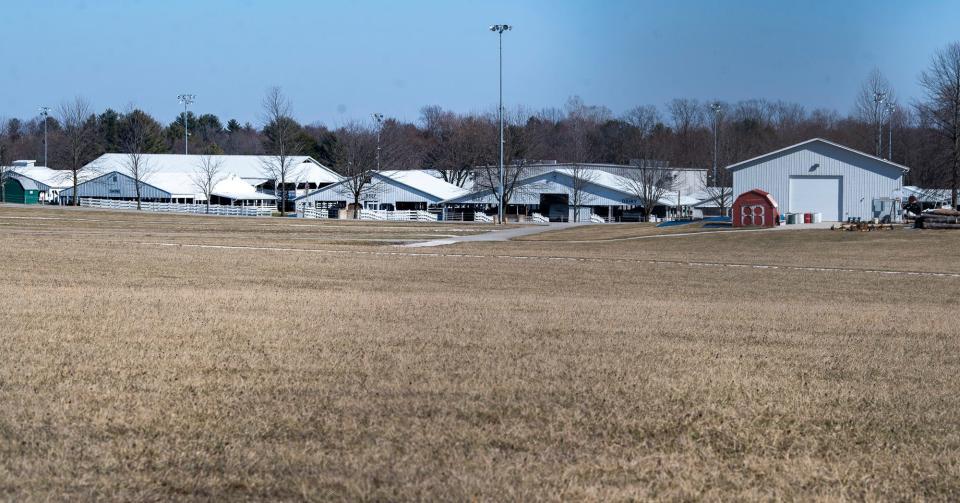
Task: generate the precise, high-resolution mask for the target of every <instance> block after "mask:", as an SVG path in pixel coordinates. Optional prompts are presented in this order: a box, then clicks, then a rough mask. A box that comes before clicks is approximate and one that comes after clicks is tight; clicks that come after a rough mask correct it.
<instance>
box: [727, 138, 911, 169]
mask: <svg viewBox="0 0 960 503" xmlns="http://www.w3.org/2000/svg"><path fill="white" fill-rule="evenodd" d="M809 143H824V144H826V145H832V146H834V147H837V148H840V149H843V150H846V151H847V152H852V153H854V154H857V155H860V156H863V157H867V158H869V159H873V160H875V161H880V162H882V163H884V164H889V165H890V166H893V167H895V168H897V169H899V170H901V171H904V172H907V171H910V168H908V167H906V166H904V165H902V164H897V163H895V162H892V161H888V160H886V159H882V158H880V157H877V156H875V155H870V154H868V153H866V152H861V151H859V150H857V149H853V148H850V147H847V146H844V145H841V144H839V143H834V142H832V141H830V140H824V139H823V138H811V139H809V140H807V141H802V142H800V143H797V144H795V145H790V146H789V147H784V148H781V149H780V150H774V151H773V152H768V153H766V154H763V155H758V156H757V157H754V158H752V159H747V160H746V161H740V162H738V163H736V164H731V165H729V166H727V167H726V169H729V170H733V169H737V168H739V167H741V166H744V165H746V164H750V163H752V162H754V161H759V160H761V159H766V158H769V157H776V156H777V155H779V154H781V153H783V152H786V151H787V150H790V149H794V148H797V147H801V146H803V145H807V144H809Z"/></svg>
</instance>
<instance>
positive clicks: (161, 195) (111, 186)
mask: <svg viewBox="0 0 960 503" xmlns="http://www.w3.org/2000/svg"><path fill="white" fill-rule="evenodd" d="M72 197H73V188H72V187H71V188H69V189H66V190H63V191H61V192H60V198H61V199H64V200H65V201H66V200H69V199H71V198H72ZM77 197H92V198H98V199H135V198H136V197H137V189H136V182H135V181H134V179H133V178H131V177H129V176H127V175H124V174H123V173H117V172H116V171H113V172H110V173H107V174H105V175H100V176H98V177H96V178H94V179H92V180H88V181H86V182H84V183H81V184H79V185H77ZM172 197H173V195H172V194H170V193H169V192H166V191H164V190H161V189H158V188H157V187H154V186H153V185H150V184H149V183H144V182H141V189H140V198H141V199H142V200H144V201H166V200H169V199H170V198H172Z"/></svg>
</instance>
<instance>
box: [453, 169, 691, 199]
mask: <svg viewBox="0 0 960 503" xmlns="http://www.w3.org/2000/svg"><path fill="white" fill-rule="evenodd" d="M587 169H588V174H582V173H581V174H579V176H580V177H583V178H584V179H585V180H587V181H588V182H589V183H592V184H594V185H597V186H600V187H604V188H607V189H610V190H613V191H616V192H619V193H621V194H623V195H624V196H625V198H630V199H636V194H634V193H633V192H632V191H631V187H633V186H636V183H635V182H633V181H631V180H630V179H629V178H627V177H624V176H620V175H617V174H614V173H611V172H609V171H605V170H601V169H590V168H587ZM657 169H664V170H667V171H673V172H676V171H677V170H676V169H674V168H669V167H664V168H657ZM551 173H560V174H562V175H564V176H567V177H569V178H574V177H576V176H578V175H577V173H576V170H574V169H570V168H557V169H552V170H550V171H547V172H544V173H538V174H536V175H533V176H530V177H527V178H524V179H523V180H519V181H517V182H516V186H518V187H519V186H522V185H526V184H527V183H529V182H531V181H532V180H534V179H537V178H542V177H545V176H548V175H550V174H551ZM492 192H493V191H492V190H491V189H483V190H479V191H476V192H473V193H470V192H468V191H464V194H461V195H460V196H454V197H451V198H448V199H447V200H445V201H443V202H454V201H452V200H456V199H458V198H461V197H464V196H467V195H473V196H478V195H480V194H485V193H492ZM677 197H678V195H677V191H671V192H668V193H667V194H666V195H664V196H663V197H661V198H660V199H659V200H658V204H661V205H664V206H676V205H677ZM679 198H680V204H681V205H684V206H692V205H694V204H696V203H698V202H700V199H697V198H696V197H694V196H693V195H685V194H683V193H682V192H681V193H680V195H679Z"/></svg>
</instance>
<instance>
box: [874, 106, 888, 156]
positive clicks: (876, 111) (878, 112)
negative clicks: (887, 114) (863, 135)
mask: <svg viewBox="0 0 960 503" xmlns="http://www.w3.org/2000/svg"><path fill="white" fill-rule="evenodd" d="M886 99H887V93H881V92H875V93H873V103H874V117H876V118H877V157H883V108H882V107H883V103H884V101H886Z"/></svg>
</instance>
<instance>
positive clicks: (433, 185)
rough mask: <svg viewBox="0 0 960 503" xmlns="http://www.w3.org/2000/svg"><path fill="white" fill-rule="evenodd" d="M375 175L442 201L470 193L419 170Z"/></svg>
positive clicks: (391, 171)
mask: <svg viewBox="0 0 960 503" xmlns="http://www.w3.org/2000/svg"><path fill="white" fill-rule="evenodd" d="M374 174H375V175H376V176H380V177H383V178H388V179H390V180H393V181H395V182H398V183H401V184H403V185H406V186H407V187H410V188H413V189H416V190H419V191H420V192H425V193H427V194H430V195H431V196H434V197H436V198H438V199H441V200H444V199H451V198H454V197H459V196H462V195H464V194H466V193H467V192H468V191H467V190H466V189H464V188H462V187H457V186H456V185H454V184H452V183H448V182H446V181H444V180H443V179H441V178H437V177H436V176H434V175H432V174H430V173H429V172H427V171H424V170H419V169H411V170H387V171H378V172H376V173H374Z"/></svg>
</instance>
